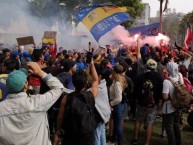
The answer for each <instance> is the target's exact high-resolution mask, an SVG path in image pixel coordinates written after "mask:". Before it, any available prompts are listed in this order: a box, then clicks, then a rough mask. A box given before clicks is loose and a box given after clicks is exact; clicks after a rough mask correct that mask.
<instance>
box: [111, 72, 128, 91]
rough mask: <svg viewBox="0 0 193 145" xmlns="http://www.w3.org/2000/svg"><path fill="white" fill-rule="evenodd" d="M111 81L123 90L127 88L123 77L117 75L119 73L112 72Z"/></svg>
mask: <svg viewBox="0 0 193 145" xmlns="http://www.w3.org/2000/svg"><path fill="white" fill-rule="evenodd" d="M112 79H113V81H118V82H120V84H121V87H122V89H123V90H124V89H125V88H126V87H127V81H126V79H125V76H123V75H122V74H119V73H116V72H115V71H113V73H112Z"/></svg>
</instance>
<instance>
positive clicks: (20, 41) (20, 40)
mask: <svg viewBox="0 0 193 145" xmlns="http://www.w3.org/2000/svg"><path fill="white" fill-rule="evenodd" d="M17 43H18V46H21V45H29V44H35V43H34V38H33V36H27V37H20V38H17Z"/></svg>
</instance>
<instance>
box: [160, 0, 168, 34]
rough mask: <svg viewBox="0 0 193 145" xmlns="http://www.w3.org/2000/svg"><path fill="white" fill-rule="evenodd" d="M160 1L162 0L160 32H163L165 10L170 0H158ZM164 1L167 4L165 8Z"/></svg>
mask: <svg viewBox="0 0 193 145" xmlns="http://www.w3.org/2000/svg"><path fill="white" fill-rule="evenodd" d="M158 1H160V32H161V33H162V22H163V12H164V11H166V10H167V7H168V3H169V0H158ZM164 1H165V6H164V8H163V3H164Z"/></svg>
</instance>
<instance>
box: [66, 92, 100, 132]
mask: <svg viewBox="0 0 193 145" xmlns="http://www.w3.org/2000/svg"><path fill="white" fill-rule="evenodd" d="M95 111H96V110H95V101H94V96H93V94H92V92H90V91H82V92H76V91H75V92H72V93H70V94H68V95H67V106H66V109H65V113H64V121H63V129H64V132H65V133H66V134H75V135H84V134H88V133H93V131H94V130H95V129H96V127H97V123H96V118H95V114H96V113H95Z"/></svg>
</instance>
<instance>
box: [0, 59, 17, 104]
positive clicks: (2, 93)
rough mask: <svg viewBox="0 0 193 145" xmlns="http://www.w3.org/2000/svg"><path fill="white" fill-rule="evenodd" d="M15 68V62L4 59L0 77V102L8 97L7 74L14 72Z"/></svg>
mask: <svg viewBox="0 0 193 145" xmlns="http://www.w3.org/2000/svg"><path fill="white" fill-rule="evenodd" d="M15 68H16V65H15V61H14V60H13V59H11V58H8V59H5V60H4V62H3V71H2V74H1V75H0V102H1V101H3V100H5V99H6V97H7V95H8V89H7V87H6V80H7V77H8V74H9V73H11V72H12V71H14V70H15Z"/></svg>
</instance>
